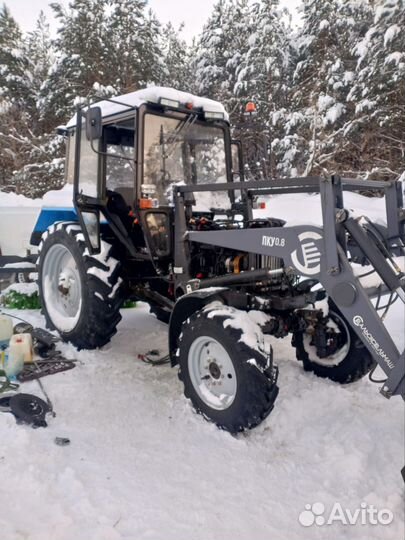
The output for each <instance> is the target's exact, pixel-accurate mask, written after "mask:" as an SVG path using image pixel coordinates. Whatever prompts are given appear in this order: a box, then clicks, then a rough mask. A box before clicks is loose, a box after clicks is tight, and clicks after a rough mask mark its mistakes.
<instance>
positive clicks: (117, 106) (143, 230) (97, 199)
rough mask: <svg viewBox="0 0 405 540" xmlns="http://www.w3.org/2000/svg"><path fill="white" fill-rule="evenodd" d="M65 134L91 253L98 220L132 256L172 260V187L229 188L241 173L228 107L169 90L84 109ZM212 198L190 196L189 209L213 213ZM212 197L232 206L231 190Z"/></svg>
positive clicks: (150, 91) (144, 92)
mask: <svg viewBox="0 0 405 540" xmlns="http://www.w3.org/2000/svg"><path fill="white" fill-rule="evenodd" d="M67 134H68V137H67V139H68V157H67V179H68V182H71V183H73V184H74V204H75V207H76V211H77V213H78V216H79V220H80V222H81V225H82V228H83V229H84V233H85V237H86V242H87V244H88V247H89V249H90V250H91V252H93V253H96V252H97V251H99V249H100V245H99V238H100V234H99V224H100V218H101V220H103V219H106V220H107V221H108V223H109V226H110V227H111V229H112V230H113V232H114V234H115V236H117V237H118V238H119V240H120V241H121V242H122V244H123V245H124V246H125V247H126V248H127V249H128V251H129V253H130V254H131V255H133V256H136V257H139V256H142V255H145V254H148V255H149V256H152V258H153V259H154V260H163V261H164V260H166V259H167V260H168V259H169V258H170V255H171V254H172V253H173V246H172V243H173V238H172V236H173V235H172V230H173V223H174V217H173V206H174V201H173V193H174V190H173V188H174V187H175V186H176V185H200V184H212V183H226V182H231V181H232V179H233V176H234V175H238V176H239V175H241V172H240V171H239V168H240V167H239V163H236V162H235V159H236V157H237V158H238V160H237V161H238V162H239V161H240V159H239V156H240V152H239V148H238V146H237V145H235V144H234V145H233V144H232V141H231V137H230V129H229V122H228V116H227V113H226V111H225V109H224V108H223V106H222V105H221V104H220V103H218V102H216V101H213V100H209V99H204V98H200V97H197V96H193V95H191V94H188V93H185V92H179V91H175V90H173V89H169V88H156V87H154V88H148V89H146V90H140V91H137V92H133V93H130V94H126V95H124V96H120V97H114V98H112V99H109V100H104V101H101V102H99V103H97V104H95V105H94V106H91V107H90V108H79V109H78V111H77V114H76V116H75V117H74V118H73V119H72V120H71V121H70V122H69V124H68V126H67ZM235 149H236V152H235ZM232 155H234V166H233V164H232ZM233 169H235V172H234V171H233ZM209 195H211V194H210V193H204V192H199V193H196V194H195V195H191V196H190V197H189V200H188V204H189V206H190V207H191V206H192V207H193V211H196V212H198V211H205V212H207V211H210V204H211V203H212V197H210V196H209ZM215 196H216V198H215V202H216V203H217V205H218V206H220V207H223V206H225V207H229V206H230V204H231V203H232V198H233V193H232V194H231V195H230V192H227V191H224V192H222V193H221V194H219V193H217V194H215Z"/></svg>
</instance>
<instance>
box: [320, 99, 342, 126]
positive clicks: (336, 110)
mask: <svg viewBox="0 0 405 540" xmlns="http://www.w3.org/2000/svg"><path fill="white" fill-rule="evenodd" d="M345 110H346V108H345V106H344V105H343V104H342V103H336V104H335V105H333V107H331V108H330V109H329V110H328V111H327V113H326V115H325V120H324V124H325V125H327V124H334V123H335V122H336V120H338V119H339V118H340V117H341V116H342V114H343V113H344V112H345Z"/></svg>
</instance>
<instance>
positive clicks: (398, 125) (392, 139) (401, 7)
mask: <svg viewBox="0 0 405 540" xmlns="http://www.w3.org/2000/svg"><path fill="white" fill-rule="evenodd" d="M404 28H405V3H404V1H403V0H380V1H378V2H376V3H375V9H374V21H373V24H372V26H371V27H370V29H369V30H368V31H367V33H366V34H365V36H364V37H363V39H361V40H359V42H358V43H357V45H356V47H355V54H356V56H357V76H356V80H355V84H354V86H353V89H352V91H351V92H350V95H349V101H350V102H352V103H354V104H355V106H356V119H355V123H354V126H353V127H352V129H351V130H350V131H348V135H349V136H350V137H351V138H352V139H353V138H358V139H360V141H359V142H360V145H359V149H360V151H359V154H360V159H359V162H360V163H359V164H360V166H361V168H362V169H363V170H364V171H365V172H366V173H367V174H368V175H371V177H377V178H381V177H382V178H384V177H386V178H388V179H392V178H395V177H398V176H400V175H401V174H402V173H403V172H404V169H405V157H404V156H405V33H404Z"/></svg>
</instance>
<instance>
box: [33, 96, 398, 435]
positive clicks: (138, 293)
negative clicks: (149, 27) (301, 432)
mask: <svg viewBox="0 0 405 540" xmlns="http://www.w3.org/2000/svg"><path fill="white" fill-rule="evenodd" d="M60 133H62V134H63V135H64V137H65V138H66V147H67V155H66V182H67V183H70V184H72V185H73V201H72V203H73V204H72V206H71V207H70V208H59V209H43V211H42V212H41V215H40V217H39V219H38V222H37V225H36V226H35V229H34V231H33V233H32V238H31V243H33V244H34V245H37V246H38V259H37V269H38V285H39V293H40V299H41V303H42V309H43V314H44V316H45V319H46V323H47V326H48V327H49V328H50V329H52V330H56V331H57V332H58V333H59V334H60V336H61V337H62V339H63V340H65V341H67V342H71V343H72V344H73V345H75V346H76V347H77V348H78V349H95V348H98V347H102V346H104V345H105V344H107V343H108V342H109V341H110V340H111V338H112V336H113V335H114V334H115V333H116V331H117V325H118V323H119V321H120V319H121V315H120V308H121V306H122V305H123V302H124V301H125V300H127V299H136V300H141V301H145V302H147V303H149V304H150V306H151V311H152V313H154V314H155V315H156V317H157V318H158V319H159V320H161V321H163V322H165V323H167V324H168V347H169V355H170V362H171V365H172V366H178V373H179V378H180V379H181V381H182V382H183V384H184V393H185V395H186V397H187V398H189V399H190V401H191V403H192V405H193V407H194V408H195V410H196V411H197V412H199V413H201V414H202V415H203V416H204V417H205V418H206V419H209V420H211V421H212V422H214V423H215V424H216V425H217V426H218V427H220V428H221V429H224V430H227V431H229V432H231V433H237V432H240V431H243V430H246V429H250V428H253V427H255V426H257V425H258V424H260V423H261V422H262V421H263V419H264V418H266V417H267V416H268V414H269V413H270V412H271V411H272V409H273V407H274V403H275V401H276V398H277V394H278V385H277V378H278V367H277V365H276V363H275V361H274V358H273V351H272V347H271V345H270V336H272V337H273V338H274V337H275V338H285V339H287V338H288V339H291V344H292V346H293V347H295V351H296V358H297V360H298V361H299V362H301V363H302V365H303V368H304V369H305V370H307V371H312V372H313V373H315V374H316V375H318V376H319V377H325V378H328V379H331V380H332V381H335V382H336V383H340V384H347V383H352V382H354V381H357V380H359V379H360V378H361V377H364V376H365V375H367V374H370V375H371V374H372V372H373V370H374V369H375V368H376V366H377V365H380V366H381V368H382V370H383V371H384V373H385V374H386V380H385V381H384V382H383V384H382V387H381V393H382V394H383V395H384V396H385V397H391V396H394V395H402V397H404V390H405V379H404V375H405V369H404V362H405V359H404V351H399V350H398V348H397V347H396V345H395V344H394V342H393V340H392V338H391V336H390V334H389V333H388V331H387V330H386V328H385V326H384V324H383V321H382V320H381V318H380V313H379V308H378V303H376V300H375V299H377V300H379V299H380V298H381V297H382V296H384V295H389V300H388V304H389V305H391V303H392V302H393V301H394V300H395V299H397V298H399V300H400V301H402V302H403V301H404V300H405V293H404V291H405V281H404V259H405V258H404V255H405V250H404V241H405V228H404V224H405V216H404V210H403V193H402V189H401V183H400V182H395V181H392V182H378V181H368V180H352V179H345V178H341V177H339V176H336V175H334V176H326V177H305V178H280V179H270V180H266V181H263V180H254V179H253V180H250V181H247V180H245V178H244V170H245V168H244V165H243V152H242V144H241V143H240V141H235V140H233V139H232V135H231V126H230V124H229V118H228V115H227V113H226V111H225V109H224V107H223V106H222V105H221V104H220V103H218V102H216V101H213V100H209V99H205V98H201V97H198V96H194V95H191V94H188V93H185V92H180V91H176V90H173V89H169V88H160V87H151V88H147V89H144V90H139V91H136V92H132V93H129V94H126V95H123V96H119V97H114V98H111V99H105V100H103V101H100V102H97V103H93V104H86V106H84V105H82V106H79V107H78V108H77V111H76V114H75V116H74V118H72V120H70V122H69V123H68V124H67V125H66V126H64V127H63V128H60ZM347 190H352V191H361V190H367V191H370V190H374V191H377V192H379V193H380V194H381V193H382V194H384V195H385V198H386V208H387V223H386V225H381V224H375V223H372V222H371V221H370V220H361V219H358V218H357V217H356V216H354V215H352V213H351V211H349V210H347V209H346V208H345V206H344V192H345V191H347ZM285 193H320V197H321V203H322V217H323V223H322V224H321V225H319V226H316V225H312V224H304V225H293V224H292V225H289V223H288V222H286V221H285V220H283V216H274V217H268V218H257V217H255V212H254V210H255V205H256V204H257V200H258V197H259V196H263V195H269V194H285ZM365 269H366V270H365ZM370 269H371V271H370ZM370 272H371V273H373V274H375V276H376V277H377V281H378V283H377V284H375V283H374V284H372V285H371V286H370V285H369V281H367V279H366V278H365V277H364V276H365V275H366V274H367V276H368V275H369V274H370Z"/></svg>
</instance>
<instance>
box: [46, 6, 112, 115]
mask: <svg viewBox="0 0 405 540" xmlns="http://www.w3.org/2000/svg"><path fill="white" fill-rule="evenodd" d="M51 6H52V9H53V10H54V13H55V17H56V19H57V20H58V23H59V28H58V35H57V37H56V40H55V49H56V53H55V62H54V65H53V66H52V67H51V70H50V76H49V79H48V81H47V83H46V84H45V85H44V87H43V92H42V94H43V99H42V104H43V107H44V114H45V115H47V116H48V117H49V118H51V117H52V118H53V120H52V122H53V124H54V125H57V123H58V122H63V121H65V120H66V118H67V117H68V116H69V115H70V114H71V113H72V112H73V110H74V103H75V99H76V98H78V97H80V98H84V99H85V98H92V97H93V96H94V95H97V90H98V88H99V86H100V85H101V86H104V84H103V81H104V79H105V70H106V66H107V55H106V42H107V35H106V32H105V24H104V22H105V21H104V13H105V0H73V1H72V2H71V3H70V4H69V9H68V10H65V9H64V8H63V6H61V5H60V4H51Z"/></svg>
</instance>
